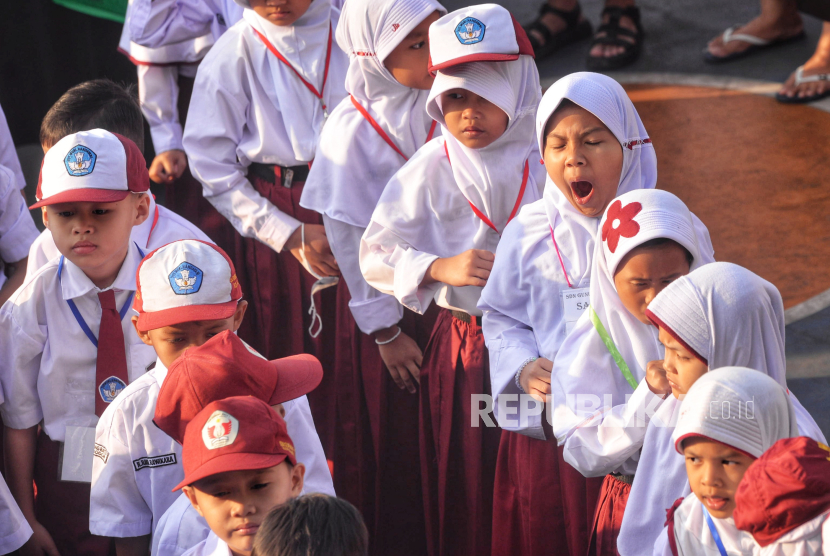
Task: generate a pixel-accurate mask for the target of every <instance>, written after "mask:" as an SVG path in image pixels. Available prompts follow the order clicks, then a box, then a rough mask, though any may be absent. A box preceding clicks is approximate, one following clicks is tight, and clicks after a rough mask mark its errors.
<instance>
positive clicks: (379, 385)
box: [332, 280, 438, 556]
mask: <svg viewBox="0 0 830 556" xmlns="http://www.w3.org/2000/svg"><path fill="white" fill-rule="evenodd" d="M350 297H351V296H350V295H349V290H348V287H347V285H346V282H345V281H344V280H341V281H340V282H339V283H338V285H337V332H338V334H337V344H336V348H335V351H336V360H335V366H334V375H335V384H336V387H335V396H336V397H335V402H336V406H337V415H336V420H335V421H336V428H335V432H334V437H335V441H334V452H333V457H332V459H333V460H334V489H335V492H337V495H338V496H339V497H341V498H345V499H346V500H348V501H349V502H351V503H352V504H354V506H355V507H357V509H358V510H360V512H361V513H362V514H363V519H364V521H365V523H366V527H367V529H368V530H369V553H370V554H372V555H376V556H386V555H392V554H394V555H396V556H423V555H424V554H425V553H426V534H425V524H424V512H423V500H422V492H421V477H420V475H421V474H420V470H421V467H420V458H419V453H420V447H419V440H418V407H419V401H418V394H417V393H415V394H410V393H409V392H408V391H407V390H401V389H400V388H398V386H397V385H396V384H395V381H394V380H392V377H391V376H390V375H389V371H388V370H387V368H386V366H385V365H384V364H383V360H382V359H381V357H380V351H379V350H378V346H377V345H376V344H375V341H374V339H373V338H372V337H371V336H369V335H367V334H363V333H362V332H361V331H360V329H359V328H358V327H357V324H356V323H355V321H354V318H353V317H352V312H351V310H350V309H349V299H350ZM437 312H438V311H437V309H431V310H430V311H427V314H426V315H423V316H422V315H418V314H415V313H413V312H412V311H409V310H405V311H404V317H403V319H402V320H401V322H400V323H399V326H400V327H401V330H402V331H403V333H404V334H407V335H408V336H409V337H411V338H412V339H413V340H415V342H416V343H417V344H418V346H419V347H420V348H421V350H423V349H425V348H426V345H427V342H428V340H429V336H430V332H431V331H432V326H433V324H434V323H435V318H436V316H437Z"/></svg>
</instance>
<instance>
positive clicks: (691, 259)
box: [635, 237, 695, 267]
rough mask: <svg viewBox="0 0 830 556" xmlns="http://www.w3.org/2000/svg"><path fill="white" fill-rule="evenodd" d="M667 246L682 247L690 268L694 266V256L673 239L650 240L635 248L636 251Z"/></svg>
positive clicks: (659, 238) (658, 238) (657, 238)
mask: <svg viewBox="0 0 830 556" xmlns="http://www.w3.org/2000/svg"><path fill="white" fill-rule="evenodd" d="M665 245H676V246H678V247H680V248H681V249H682V250H683V253H685V255H686V262H688V263H689V267H691V266H692V263H693V262H694V261H695V258H694V257H693V256H692V254H691V253H690V252H689V250H688V249H686V248H685V247H683V246H682V245H680V244H679V243H677V242H676V241H674V240H673V239H669V238H667V237H656V238H654V239H650V240H648V241H646V242H644V243H641V244H640V245H638V246H637V247H635V249H640V248H642V249H650V248H654V247H663V246H665Z"/></svg>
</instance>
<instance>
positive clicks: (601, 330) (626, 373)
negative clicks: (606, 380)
mask: <svg viewBox="0 0 830 556" xmlns="http://www.w3.org/2000/svg"><path fill="white" fill-rule="evenodd" d="M588 313H589V316H590V317H591V324H593V325H594V328H595V329H596V331H597V334H599V337H600V339H601V340H602V343H603V344H605V347H606V348H607V349H608V352H609V353H610V354H611V357H612V358H613V359H614V363H616V364H617V367H618V368H619V369H620V372H621V373H622V375H623V378H625V381H626V382H628V385H629V386H631V388H633V389H634V390H636V389H637V381H636V380H634V375H632V374H631V370H630V369H629V368H628V364H627V363H626V362H625V359H623V356H622V354H621V353H620V350H618V349H617V346H616V345H615V344H614V340H613V339H612V338H611V335H610V334H608V331H607V330H605V327H604V326H603V325H602V321H601V320H599V315H597V312H596V311H594V308H593V307H588Z"/></svg>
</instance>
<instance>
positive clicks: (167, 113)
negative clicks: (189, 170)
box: [137, 65, 184, 154]
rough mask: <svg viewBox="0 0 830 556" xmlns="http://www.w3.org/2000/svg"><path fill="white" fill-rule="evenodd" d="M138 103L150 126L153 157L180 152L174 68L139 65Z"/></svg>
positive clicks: (180, 136)
mask: <svg viewBox="0 0 830 556" xmlns="http://www.w3.org/2000/svg"><path fill="white" fill-rule="evenodd" d="M137 70H138V101H139V103H140V104H141V112H142V113H143V114H144V117H145V118H146V119H147V122H148V123H149V124H150V135H151V136H152V138H153V148H154V149H155V152H156V154H159V153H163V152H165V151H170V150H173V149H178V150H184V147H183V146H182V133H183V132H182V126H181V124H180V123H179V110H178V107H177V104H176V103H177V101H178V98H179V84H178V77H179V70H178V66H175V65H167V66H160V65H159V66H155V65H152V66H151V65H139V66H137Z"/></svg>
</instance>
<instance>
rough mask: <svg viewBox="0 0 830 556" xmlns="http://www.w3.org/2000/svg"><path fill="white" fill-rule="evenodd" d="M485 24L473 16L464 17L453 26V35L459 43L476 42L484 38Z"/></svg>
mask: <svg viewBox="0 0 830 556" xmlns="http://www.w3.org/2000/svg"><path fill="white" fill-rule="evenodd" d="M484 30H485V26H484V24H483V23H482V22H480V21H479V20H477V19H476V18H474V17H465V18H464V19H462V20H461V21H460V22H459V24H458V25H457V26H456V27H455V36H456V37H458V41H459V42H460V43H461V44H476V43H479V42H481V41H482V40H484Z"/></svg>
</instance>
